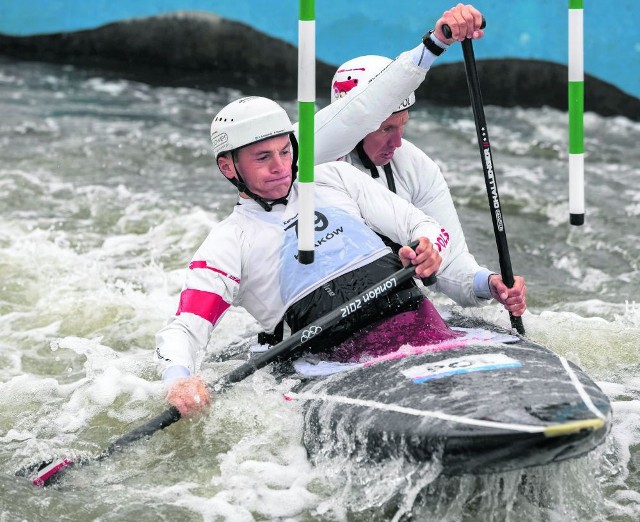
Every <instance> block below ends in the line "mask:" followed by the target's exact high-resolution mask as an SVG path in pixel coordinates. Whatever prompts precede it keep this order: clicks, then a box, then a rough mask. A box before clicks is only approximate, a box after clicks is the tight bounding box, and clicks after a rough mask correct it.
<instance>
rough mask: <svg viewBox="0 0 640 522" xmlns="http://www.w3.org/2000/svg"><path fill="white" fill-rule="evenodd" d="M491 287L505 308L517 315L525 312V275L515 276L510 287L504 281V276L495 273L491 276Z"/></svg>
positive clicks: (495, 297) (495, 296) (494, 296)
mask: <svg viewBox="0 0 640 522" xmlns="http://www.w3.org/2000/svg"><path fill="white" fill-rule="evenodd" d="M489 289H490V290H491V295H492V296H493V298H494V299H495V300H496V301H498V302H499V303H500V304H502V305H503V306H504V307H505V309H506V310H507V311H509V312H511V313H512V314H513V315H515V316H519V315H522V314H524V311H525V310H526V309H527V300H526V293H527V285H526V284H525V282H524V277H521V276H513V287H512V288H509V287H508V286H507V285H505V284H504V282H503V281H502V276H501V275H499V274H493V275H491V276H489Z"/></svg>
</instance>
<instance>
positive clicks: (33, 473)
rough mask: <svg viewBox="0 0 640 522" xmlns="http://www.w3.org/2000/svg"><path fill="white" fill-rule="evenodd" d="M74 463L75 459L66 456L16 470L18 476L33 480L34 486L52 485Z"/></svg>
mask: <svg viewBox="0 0 640 522" xmlns="http://www.w3.org/2000/svg"><path fill="white" fill-rule="evenodd" d="M73 465H74V461H72V460H71V459H70V458H67V457H64V458H61V459H52V460H48V461H46V462H42V463H41V464H31V465H30V466H26V467H24V468H22V469H19V470H18V471H16V473H15V475H16V477H25V478H28V479H29V480H31V482H32V484H33V485H34V486H40V487H44V486H50V485H51V484H55V483H56V482H57V481H58V480H59V479H60V477H61V476H62V473H63V472H64V470H66V469H68V468H69V467H71V466H73Z"/></svg>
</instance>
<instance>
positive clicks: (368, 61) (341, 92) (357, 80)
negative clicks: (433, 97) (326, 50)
mask: <svg viewBox="0 0 640 522" xmlns="http://www.w3.org/2000/svg"><path fill="white" fill-rule="evenodd" d="M392 61H393V60H391V59H390V58H386V57H385V56H377V55H373V54H370V55H366V56H359V57H358V58H353V59H352V60H349V61H348V62H345V63H343V64H342V65H341V66H340V67H338V70H337V71H336V73H335V74H334V75H333V80H332V81H331V103H333V102H334V101H337V100H339V99H340V98H342V97H344V96H346V95H347V94H348V93H349V91H351V90H352V89H355V90H359V89H362V88H363V87H364V86H365V85H367V84H368V83H369V82H370V81H371V80H373V79H374V78H375V77H376V76H378V74H379V73H380V72H382V70H383V69H384V68H385V67H387V66H388V65H389V64H390V63H391V62H392ZM354 92H355V91H354ZM415 102H416V96H415V94H414V93H411V94H410V95H409V97H408V98H406V99H405V100H403V101H402V103H400V105H399V106H398V108H397V109H396V110H395V111H394V112H399V111H404V110H405V109H408V108H409V107H411V106H412V105H413V104H414V103H415Z"/></svg>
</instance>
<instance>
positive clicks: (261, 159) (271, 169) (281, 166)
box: [218, 135, 292, 200]
mask: <svg viewBox="0 0 640 522" xmlns="http://www.w3.org/2000/svg"><path fill="white" fill-rule="evenodd" d="M291 161H292V150H291V141H290V140H289V136H288V135H283V136H276V137H275V138H269V139H266V140H264V141H260V142H258V143H254V144H252V145H247V146H246V147H243V148H241V149H240V150H238V152H237V154H236V164H235V167H237V168H238V170H239V171H240V176H241V177H242V179H243V180H244V181H245V183H246V184H247V187H249V190H250V191H251V192H253V193H254V194H256V195H258V196H260V197H261V198H264V199H267V200H272V199H278V198H282V197H285V196H286V195H287V193H288V192H289V187H290V186H291ZM218 165H219V167H220V170H221V171H222V173H223V174H224V175H225V176H226V177H227V178H234V177H236V171H235V167H234V165H233V161H232V160H231V155H230V154H229V155H227V156H221V157H220V158H219V159H218Z"/></svg>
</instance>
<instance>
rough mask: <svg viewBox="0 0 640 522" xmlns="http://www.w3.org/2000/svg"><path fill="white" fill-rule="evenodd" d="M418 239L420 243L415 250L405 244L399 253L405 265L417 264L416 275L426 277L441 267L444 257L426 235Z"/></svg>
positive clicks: (421, 277)
mask: <svg viewBox="0 0 640 522" xmlns="http://www.w3.org/2000/svg"><path fill="white" fill-rule="evenodd" d="M418 241H420V243H419V244H418V246H417V247H416V249H415V251H414V250H413V249H412V248H411V247H409V246H403V247H402V248H401V249H400V250H399V251H398V255H399V256H400V260H401V261H402V265H403V266H409V265H415V266H416V277H419V278H420V279H425V278H427V277H429V276H430V275H431V274H435V273H436V272H437V271H438V270H439V269H440V265H441V264H442V258H441V257H440V252H438V249H437V248H434V246H433V244H432V243H431V241H429V240H428V239H427V238H426V237H421V238H420V239H419V240H418Z"/></svg>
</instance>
